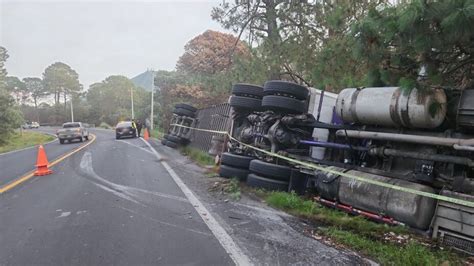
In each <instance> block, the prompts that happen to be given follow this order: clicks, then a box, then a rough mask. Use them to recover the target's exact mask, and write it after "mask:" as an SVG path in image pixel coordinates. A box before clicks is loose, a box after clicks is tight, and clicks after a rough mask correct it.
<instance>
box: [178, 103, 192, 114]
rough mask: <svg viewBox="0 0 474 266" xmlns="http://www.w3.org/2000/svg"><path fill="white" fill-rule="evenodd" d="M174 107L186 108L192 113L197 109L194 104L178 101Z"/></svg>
mask: <svg viewBox="0 0 474 266" xmlns="http://www.w3.org/2000/svg"><path fill="white" fill-rule="evenodd" d="M174 107H175V108H182V109H186V110H189V111H191V112H193V113H195V112H196V111H197V108H196V107H194V106H191V105H189V104H185V103H178V104H177V105H175V106H174Z"/></svg>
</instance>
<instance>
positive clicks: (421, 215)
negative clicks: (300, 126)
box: [338, 170, 436, 230]
mask: <svg viewBox="0 0 474 266" xmlns="http://www.w3.org/2000/svg"><path fill="white" fill-rule="evenodd" d="M347 173H348V174H350V175H356V176H361V177H364V178H367V179H371V180H376V181H380V182H384V183H388V184H393V185H396V186H400V187H405V188H411V189H414V190H419V191H423V192H429V193H434V190H433V189H432V188H431V187H428V186H425V185H421V184H417V183H412V182H408V181H405V180H398V179H393V178H388V177H384V176H379V175H374V174H369V173H363V172H360V171H355V170H351V171H348V172H347ZM338 198H339V201H340V202H341V203H344V204H347V205H351V206H354V207H356V208H359V209H362V210H367V211H371V212H374V213H379V214H384V215H387V216H389V217H393V218H394V219H396V220H398V221H400V222H402V223H405V224H407V225H409V226H412V227H415V228H418V229H422V230H425V229H428V227H429V225H430V223H431V219H432V218H433V215H434V211H435V207H436V200H435V199H432V198H428V197H424V196H419V195H416V194H412V193H408V192H403V191H398V190H394V189H390V188H385V187H381V186H378V185H373V184H369V183H366V182H360V181H356V180H355V179H351V178H347V177H341V179H340V181H339V191H338Z"/></svg>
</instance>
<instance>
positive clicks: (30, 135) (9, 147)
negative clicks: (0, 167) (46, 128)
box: [0, 131, 54, 153]
mask: <svg viewBox="0 0 474 266" xmlns="http://www.w3.org/2000/svg"><path fill="white" fill-rule="evenodd" d="M53 139H54V137H53V136H51V135H47V134H42V133H38V132H31V131H24V132H23V134H21V133H19V132H18V133H15V134H14V135H11V136H10V137H9V138H8V139H7V140H6V142H5V143H3V144H1V145H0V153H4V152H9V151H14V150H19V149H23V148H27V147H31V146H35V145H38V144H44V143H46V142H49V141H52V140H53Z"/></svg>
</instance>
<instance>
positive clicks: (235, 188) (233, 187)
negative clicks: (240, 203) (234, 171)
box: [224, 178, 241, 200]
mask: <svg viewBox="0 0 474 266" xmlns="http://www.w3.org/2000/svg"><path fill="white" fill-rule="evenodd" d="M224 192H225V193H227V194H229V196H230V198H231V199H233V200H239V199H240V196H241V193H240V182H239V180H238V179H237V178H232V179H231V180H230V182H229V185H228V186H226V187H225V188H224Z"/></svg>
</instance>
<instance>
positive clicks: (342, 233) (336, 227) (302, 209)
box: [259, 192, 462, 265]
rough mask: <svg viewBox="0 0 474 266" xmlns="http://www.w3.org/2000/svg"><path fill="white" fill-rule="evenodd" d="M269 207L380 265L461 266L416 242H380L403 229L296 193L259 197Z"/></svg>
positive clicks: (449, 255)
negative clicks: (306, 222)
mask: <svg viewBox="0 0 474 266" xmlns="http://www.w3.org/2000/svg"><path fill="white" fill-rule="evenodd" d="M259 194H260V195H263V196H264V198H265V201H266V202H267V203H268V204H269V205H270V206H272V207H275V208H278V209H281V210H284V211H287V212H289V213H291V214H293V215H297V216H300V217H303V218H305V219H309V220H311V221H314V222H317V223H319V224H320V223H323V224H324V225H325V226H327V227H325V228H320V229H319V231H318V232H319V233H322V234H323V235H326V236H329V237H331V239H332V240H334V241H335V242H337V243H340V244H344V245H346V246H348V247H350V248H351V249H354V250H356V251H359V252H361V253H362V254H364V255H367V256H369V257H371V258H373V259H375V260H376V261H377V262H379V263H381V264H382V265H438V264H440V263H442V262H445V261H448V262H450V263H452V264H453V265H460V264H461V262H462V261H461V258H460V257H458V256H457V255H456V254H455V253H453V252H449V251H442V250H434V249H430V248H428V247H425V246H424V245H423V244H422V243H420V242H418V241H417V240H416V239H415V238H414V239H413V240H411V241H410V242H409V243H408V244H403V245H402V244H395V243H392V242H387V241H385V239H384V238H383V235H384V234H386V233H390V232H392V233H395V234H404V235H408V234H409V231H408V230H407V229H406V228H404V227H393V226H387V225H384V224H378V223H374V222H371V221H369V220H366V219H364V218H362V217H360V216H351V215H348V214H346V213H343V212H340V211H338V210H334V209H330V208H327V207H324V206H321V205H319V204H318V203H315V202H314V201H311V200H307V199H304V198H302V197H300V196H298V195H296V194H295V193H287V192H268V193H262V192H260V193H259Z"/></svg>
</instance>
